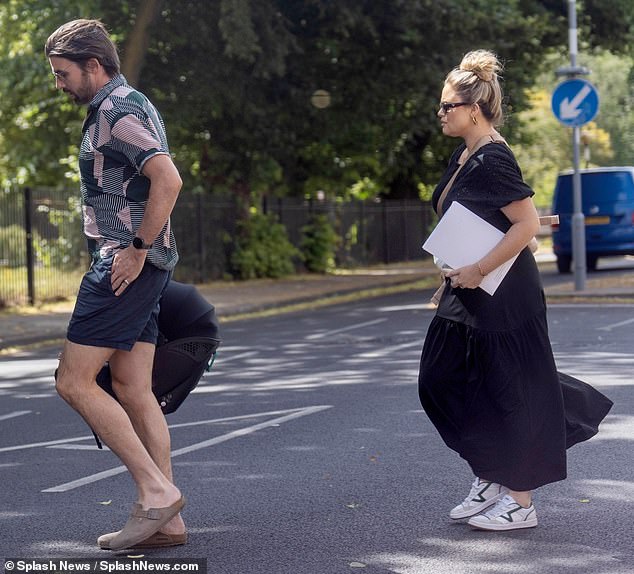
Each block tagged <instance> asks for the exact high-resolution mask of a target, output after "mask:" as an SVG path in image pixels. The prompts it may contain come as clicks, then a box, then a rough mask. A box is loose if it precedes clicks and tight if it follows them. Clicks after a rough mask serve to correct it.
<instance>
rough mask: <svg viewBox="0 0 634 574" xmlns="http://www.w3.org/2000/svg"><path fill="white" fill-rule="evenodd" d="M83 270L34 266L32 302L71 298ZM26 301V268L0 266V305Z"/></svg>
mask: <svg viewBox="0 0 634 574" xmlns="http://www.w3.org/2000/svg"><path fill="white" fill-rule="evenodd" d="M84 273H85V269H75V270H70V271H69V270H61V269H56V268H52V267H36V268H35V271H34V277H33V287H34V291H35V303H36V304H38V305H39V304H42V303H49V302H52V301H61V300H65V299H69V298H71V297H73V296H74V295H75V294H76V293H77V289H78V287H79V283H80V282H81V278H82V277H83V275H84ZM27 304H28V283H27V271H26V267H0V307H14V306H20V305H27Z"/></svg>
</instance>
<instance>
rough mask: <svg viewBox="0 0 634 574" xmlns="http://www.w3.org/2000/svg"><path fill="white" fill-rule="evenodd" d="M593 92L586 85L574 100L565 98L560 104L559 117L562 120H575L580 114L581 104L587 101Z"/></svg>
mask: <svg viewBox="0 0 634 574" xmlns="http://www.w3.org/2000/svg"><path fill="white" fill-rule="evenodd" d="M591 91H592V88H591V87H590V86H589V85H588V84H584V86H583V88H581V89H580V90H579V91H578V92H577V94H576V95H575V97H574V98H572V100H568V98H564V99H563V100H562V101H561V104H559V115H560V117H561V119H562V120H574V119H575V118H576V117H577V116H578V115H579V114H580V113H581V111H582V110H581V109H579V107H578V106H579V104H580V103H581V102H583V100H585V99H586V96H587V95H588V94H589V93H590V92H591Z"/></svg>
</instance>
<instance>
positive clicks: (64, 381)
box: [55, 365, 78, 406]
mask: <svg viewBox="0 0 634 574" xmlns="http://www.w3.org/2000/svg"><path fill="white" fill-rule="evenodd" d="M77 388H78V385H77V384H76V383H74V382H73V378H72V376H71V374H70V373H69V372H68V371H67V370H65V369H64V368H63V367H62V365H60V368H59V369H58V370H57V372H56V374H55V390H56V391H57V394H58V395H59V396H60V397H62V398H63V399H64V400H65V401H66V402H67V403H68V404H70V405H71V406H72V405H73V403H74V402H75V401H76V397H77Z"/></svg>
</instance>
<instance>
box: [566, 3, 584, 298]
mask: <svg viewBox="0 0 634 574" xmlns="http://www.w3.org/2000/svg"><path fill="white" fill-rule="evenodd" d="M568 44H569V48H570V67H571V68H572V69H573V70H574V69H575V68H577V7H576V0H568ZM580 134H581V130H580V129H579V127H573V129H572V159H573V170H574V173H573V177H572V199H573V201H572V203H573V214H572V259H573V261H574V273H575V291H583V290H584V289H585V286H586V222H585V216H584V215H583V205H582V199H581V174H580V173H579V145H580V139H581V138H580Z"/></svg>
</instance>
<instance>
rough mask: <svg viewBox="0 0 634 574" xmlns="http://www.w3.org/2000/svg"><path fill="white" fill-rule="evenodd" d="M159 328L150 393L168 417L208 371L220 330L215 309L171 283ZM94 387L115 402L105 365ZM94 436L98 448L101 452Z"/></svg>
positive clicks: (189, 288) (193, 290)
mask: <svg viewBox="0 0 634 574" xmlns="http://www.w3.org/2000/svg"><path fill="white" fill-rule="evenodd" d="M158 328H159V339H158V342H157V346H156V352H155V354H154V365H153V367H152V393H153V394H154V396H155V397H156V400H157V401H158V403H159V405H160V407H161V410H162V411H163V413H164V414H169V413H173V412H174V411H175V410H176V409H178V407H180V405H181V404H182V403H183V401H184V400H185V399H186V398H187V396H188V395H189V393H191V392H192V390H194V388H196V385H198V383H199V382H200V379H201V377H202V376H203V374H204V373H205V371H208V370H209V369H211V366H212V365H213V362H214V360H215V357H216V351H217V349H218V346H219V345H220V339H219V337H218V331H219V327H218V321H217V319H216V314H215V309H214V306H213V305H211V304H210V303H209V302H208V301H207V300H206V299H205V298H204V297H203V296H202V295H201V294H200V293H199V292H198V290H197V289H196V288H195V287H194V286H193V285H185V284H184V283H178V282H177V281H170V282H169V283H168V285H167V287H166V288H165V291H164V293H163V296H162V297H161V309H160V312H159V317H158ZM55 378H57V370H56V371H55ZM97 384H98V385H99V386H100V387H101V388H102V389H103V390H104V391H106V392H107V393H108V394H109V395H110V396H112V397H113V398H114V399H117V395H116V393H115V392H114V390H113V388H112V377H111V374H110V367H109V365H108V364H107V363H106V364H105V365H104V366H103V368H102V369H101V371H99V373H98V374H97ZM91 430H92V429H91ZM93 434H94V435H95V440H96V441H97V446H98V447H99V448H103V447H102V445H101V441H100V440H99V437H98V436H97V435H96V434H95V432H94V431H93Z"/></svg>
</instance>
